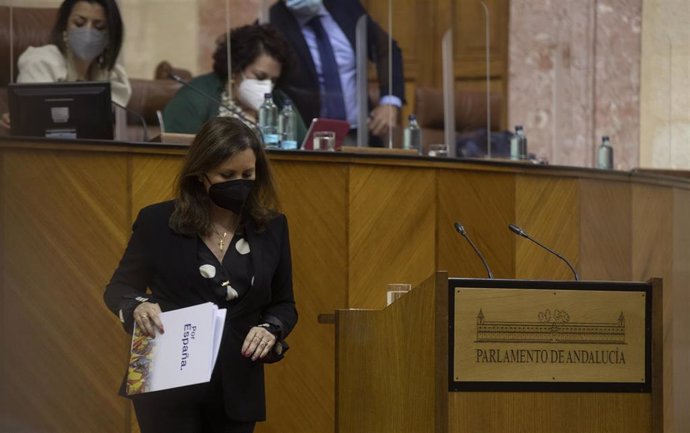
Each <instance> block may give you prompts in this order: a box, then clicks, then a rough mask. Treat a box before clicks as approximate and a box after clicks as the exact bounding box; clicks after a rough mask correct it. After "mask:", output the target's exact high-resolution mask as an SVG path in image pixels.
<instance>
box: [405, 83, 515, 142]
mask: <svg viewBox="0 0 690 433" xmlns="http://www.w3.org/2000/svg"><path fill="white" fill-rule="evenodd" d="M490 104H491V129H492V130H493V131H498V130H500V129H502V128H503V125H502V123H503V109H504V107H503V105H504V104H503V98H502V96H501V95H500V94H495V93H492V94H491V95H490ZM414 113H415V115H416V116H417V122H418V123H419V126H420V128H421V129H422V145H423V146H424V149H425V151H427V150H428V148H429V145H430V144H440V143H445V135H444V132H443V128H444V123H445V122H444V116H443V113H444V110H443V90H442V89H439V88H434V87H417V89H416V90H415V106H414ZM486 123H487V122H486V93H485V92H482V91H468V90H456V92H455V130H456V136H458V135H459V134H462V133H463V132H469V131H475V130H477V129H481V128H486Z"/></svg>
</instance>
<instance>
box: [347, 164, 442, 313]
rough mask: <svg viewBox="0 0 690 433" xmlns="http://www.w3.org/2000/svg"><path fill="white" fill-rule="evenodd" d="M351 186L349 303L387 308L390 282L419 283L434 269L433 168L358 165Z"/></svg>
mask: <svg viewBox="0 0 690 433" xmlns="http://www.w3.org/2000/svg"><path fill="white" fill-rule="evenodd" d="M349 188H350V191H349V197H350V202H349V203H348V206H349V218H350V221H349V228H348V230H349V246H348V249H349V258H350V259H349V263H350V266H349V287H350V291H349V299H348V306H349V307H350V308H382V307H383V306H385V305H386V289H387V285H388V284H391V283H410V284H413V285H417V284H419V283H420V282H421V281H423V280H425V279H426V278H428V277H429V276H430V275H431V274H433V273H434V263H435V253H434V251H435V250H436V242H435V224H436V217H435V206H434V201H435V199H436V186H435V181H434V176H433V172H429V171H425V170H420V169H415V168H402V167H375V166H353V167H351V168H350V185H349ZM384 263H385V266H381V265H382V264H384Z"/></svg>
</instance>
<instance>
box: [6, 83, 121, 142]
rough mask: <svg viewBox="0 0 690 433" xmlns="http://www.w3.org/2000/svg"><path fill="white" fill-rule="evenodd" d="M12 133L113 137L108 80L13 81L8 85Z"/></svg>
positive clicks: (30, 135) (21, 134)
mask: <svg viewBox="0 0 690 433" xmlns="http://www.w3.org/2000/svg"><path fill="white" fill-rule="evenodd" d="M7 96H8V101H9V105H10V126H11V133H12V135H20V136H29V137H48V138H69V139H75V138H91V139H103V140H112V139H113V111H112V105H111V100H110V83H109V82H107V81H78V82H60V83H21V84H19V83H15V84H10V85H9V86H8V87H7Z"/></svg>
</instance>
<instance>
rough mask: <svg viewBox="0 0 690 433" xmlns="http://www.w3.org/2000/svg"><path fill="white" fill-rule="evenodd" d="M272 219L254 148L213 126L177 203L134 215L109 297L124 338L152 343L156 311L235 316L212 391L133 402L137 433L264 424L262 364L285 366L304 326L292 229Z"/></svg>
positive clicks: (205, 132) (203, 136) (191, 162)
mask: <svg viewBox="0 0 690 433" xmlns="http://www.w3.org/2000/svg"><path fill="white" fill-rule="evenodd" d="M276 209H277V197H276V192H275V188H274V185H273V179H272V176H271V170H270V166H269V164H268V159H267V158H266V154H265V153H264V151H263V149H262V146H261V142H260V141H259V138H258V137H257V136H256V135H255V134H254V132H252V130H251V129H249V128H248V127H247V126H245V125H244V124H243V123H242V122H241V121H239V120H236V119H233V118H223V117H218V118H214V119H212V120H210V121H209V122H208V123H206V124H205V125H204V126H203V128H202V129H201V131H200V132H199V134H198V135H197V137H196V139H195V140H194V142H193V143H192V145H191V147H190V148H189V152H188V154H187V158H186V160H185V163H184V166H183V167H182V170H181V172H180V174H179V176H178V180H177V190H176V198H175V200H173V201H168V202H163V203H159V204H155V205H152V206H148V207H146V208H144V209H142V210H141V212H140V213H139V215H138V217H137V219H136V221H135V223H134V226H133V232H132V237H131V239H130V241H129V244H128V246H127V249H126V251H125V253H124V256H123V257H122V260H121V261H120V264H119V266H118V268H117V269H116V270H115V273H114V275H113V277H112V279H111V281H110V283H109V284H108V286H107V287H106V291H105V296H104V298H105V303H106V304H107V306H108V308H109V309H110V310H111V311H112V312H113V313H115V314H116V315H118V316H119V318H120V320H121V321H122V323H123V325H124V327H125V329H126V330H127V331H128V332H130V333H131V332H132V329H133V326H134V322H136V324H137V327H139V328H141V329H142V330H143V331H145V332H146V333H147V334H149V335H151V336H155V335H156V333H157V332H165V330H164V329H163V324H162V323H161V320H160V313H161V311H166V310H172V309H177V308H182V307H188V306H191V305H196V304H201V303H204V302H208V301H211V302H214V303H216V304H217V305H218V306H219V307H221V308H227V311H228V312H227V318H226V322H225V329H224V332H223V340H222V343H221V349H220V353H219V355H218V361H217V362H216V366H215V369H214V372H213V376H212V378H211V382H210V383H206V384H201V385H193V386H189V387H183V388H177V389H173V390H165V391H158V392H153V393H149V394H143V395H140V396H138V397H137V398H135V399H134V400H133V403H134V408H135V411H136V415H137V420H138V421H139V426H140V428H141V430H142V433H151V432H166V433H167V432H173V431H174V432H190V433H191V432H199V433H200V432H238V433H239V432H252V431H253V429H254V424H255V422H256V421H262V420H264V419H265V401H264V375H263V363H266V362H273V361H275V360H277V359H280V358H281V357H282V351H283V349H284V347H285V346H284V345H283V344H282V342H283V340H284V339H285V337H286V336H287V335H288V333H289V332H290V331H291V330H292V328H293V327H294V326H295V323H296V322H297V311H296V309H295V301H294V297H293V293H292V269H291V259H290V244H289V238H288V227H287V220H286V218H285V216H284V215H282V214H280V213H278V212H277V210H276ZM147 288H148V289H149V290H148V292H147ZM121 393H122V389H121Z"/></svg>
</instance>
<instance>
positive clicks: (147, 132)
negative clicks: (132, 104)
mask: <svg viewBox="0 0 690 433" xmlns="http://www.w3.org/2000/svg"><path fill="white" fill-rule="evenodd" d="M111 102H112V103H113V105H114V106H116V107H120V108H122V109H123V110H125V111H126V112H128V113H131V114H132V115H133V116H134V117H136V118H137V119H139V121H140V122H141V126H143V127H144V142H146V141H149V130H148V128H147V126H146V119H144V116H142V115H141V114H140V113H137V112H136V111H134V110H132V109H131V108H127V107H125V106H124V105H122V104H118V103H117V102H115V101H111ZM125 123H126V121H125Z"/></svg>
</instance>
